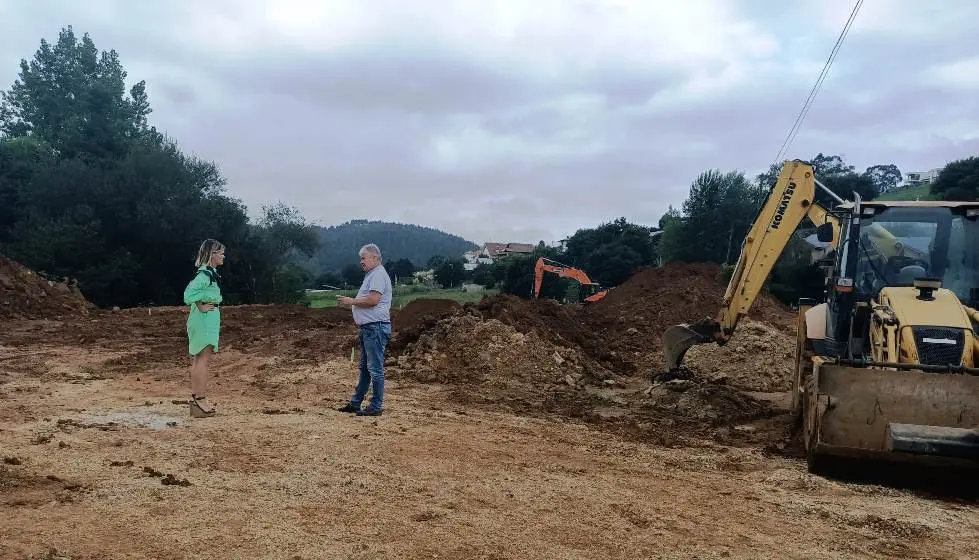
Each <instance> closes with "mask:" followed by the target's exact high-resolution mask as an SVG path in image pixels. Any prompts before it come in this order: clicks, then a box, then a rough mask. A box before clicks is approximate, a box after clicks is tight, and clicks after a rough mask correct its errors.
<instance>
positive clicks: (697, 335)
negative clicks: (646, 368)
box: [663, 319, 719, 371]
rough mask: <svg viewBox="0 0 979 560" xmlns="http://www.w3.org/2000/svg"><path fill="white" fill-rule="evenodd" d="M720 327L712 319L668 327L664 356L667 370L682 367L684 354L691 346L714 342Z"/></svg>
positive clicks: (664, 337) (664, 341) (665, 335)
mask: <svg viewBox="0 0 979 560" xmlns="http://www.w3.org/2000/svg"><path fill="white" fill-rule="evenodd" d="M718 329H719V325H718V324H717V323H716V322H715V321H713V320H711V319H707V320H704V321H702V322H700V323H696V324H693V325H691V324H688V323H684V324H682V325H674V326H672V327H670V328H668V329H666V332H664V333H663V357H664V358H665V359H666V367H667V371H674V370H676V369H678V368H679V367H680V364H681V362H682V361H683V355H684V354H686V353H687V350H689V349H690V347H691V346H696V345H697V344H708V343H710V342H713V341H714V340H715V339H714V334H715V333H716V332H718Z"/></svg>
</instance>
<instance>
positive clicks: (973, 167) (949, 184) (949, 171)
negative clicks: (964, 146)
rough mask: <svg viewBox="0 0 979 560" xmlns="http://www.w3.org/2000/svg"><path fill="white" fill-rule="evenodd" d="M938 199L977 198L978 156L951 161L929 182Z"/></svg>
mask: <svg viewBox="0 0 979 560" xmlns="http://www.w3.org/2000/svg"><path fill="white" fill-rule="evenodd" d="M931 192H932V194H934V195H936V196H937V197H938V198H939V199H940V200H979V156H972V157H969V158H965V159H960V160H956V161H953V162H951V163H949V164H948V165H946V166H945V167H944V168H942V170H941V172H940V173H939V174H938V177H937V178H936V179H935V181H934V182H933V183H932V184H931Z"/></svg>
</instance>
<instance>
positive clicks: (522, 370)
mask: <svg viewBox="0 0 979 560" xmlns="http://www.w3.org/2000/svg"><path fill="white" fill-rule="evenodd" d="M397 361H398V366H399V370H400V372H401V373H402V374H403V375H405V376H406V377H408V378H411V379H414V380H417V381H422V382H426V383H431V382H435V383H444V384H448V385H454V386H457V387H458V388H459V390H458V395H459V397H460V402H463V403H481V404H489V403H493V404H497V405H503V406H509V407H518V408H523V407H525V406H538V405H540V404H541V403H540V402H539V401H540V400H541V399H544V400H546V399H548V398H555V397H556V396H557V395H559V394H561V393H566V392H569V391H574V390H575V387H576V386H577V385H578V384H579V383H580V382H581V381H582V380H584V379H585V378H586V377H587V375H588V374H587V372H586V368H585V365H584V363H583V362H584V359H583V356H582V354H581V352H580V351H579V350H577V349H575V348H572V347H567V346H561V345H557V344H554V343H552V342H551V341H549V340H547V339H546V338H543V337H541V336H540V335H538V334H537V332H535V331H533V330H531V331H529V332H527V333H523V332H520V331H518V330H517V329H515V328H514V327H513V326H511V325H507V324H505V323H503V322H501V321H499V320H496V319H483V318H482V317H480V316H478V315H475V314H471V313H460V314H457V315H451V316H448V317H445V318H444V319H442V320H441V321H439V322H438V324H437V325H436V326H435V327H434V328H432V329H430V330H429V331H427V332H425V333H423V334H422V335H421V336H420V337H419V338H418V340H417V341H415V342H413V343H411V344H409V345H408V346H407V348H406V349H405V351H404V353H403V354H402V355H401V356H399V357H398V359H397Z"/></svg>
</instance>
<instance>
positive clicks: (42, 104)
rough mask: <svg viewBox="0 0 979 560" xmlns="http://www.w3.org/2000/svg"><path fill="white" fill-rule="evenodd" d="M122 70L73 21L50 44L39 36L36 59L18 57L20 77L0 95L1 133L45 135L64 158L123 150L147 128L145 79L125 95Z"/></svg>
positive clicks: (107, 154) (113, 55) (111, 54)
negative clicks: (79, 35)
mask: <svg viewBox="0 0 979 560" xmlns="http://www.w3.org/2000/svg"><path fill="white" fill-rule="evenodd" d="M125 79H126V71H125V70H123V68H122V64H121V63H120V61H119V55H118V54H117V53H116V52H115V51H114V50H110V51H108V52H104V51H103V52H102V53H99V51H98V49H97V48H96V47H95V43H94V42H93V41H92V39H91V37H89V35H88V34H87V33H86V34H84V35H83V36H82V39H81V41H79V40H78V38H77V37H76V36H75V33H74V31H73V29H72V27H71V26H68V27H66V28H64V29H62V30H61V32H60V34H59V35H58V41H57V43H55V44H54V45H51V44H50V43H48V42H47V41H46V40H44V39H42V40H41V46H40V48H39V49H38V51H37V52H36V53H35V55H34V58H33V59H32V60H31V61H30V62H28V61H27V60H21V62H20V76H19V78H18V79H17V80H16V81H15V82H14V84H13V86H12V87H11V88H10V91H8V92H4V93H3V94H2V96H0V132H3V133H4V134H6V135H9V136H27V135H33V136H37V137H40V138H44V139H45V140H46V141H48V142H49V143H50V144H51V145H52V146H53V147H54V148H55V149H56V150H58V152H59V153H60V154H61V155H62V157H65V158H72V157H76V156H82V157H86V158H94V159H98V158H101V157H119V156H122V155H124V154H125V153H126V151H127V148H128V146H129V140H130V139H131V138H133V137H134V136H136V135H138V134H140V133H141V132H142V131H143V130H144V129H145V127H146V122H147V121H146V117H147V115H148V114H149V113H150V108H149V102H148V100H147V97H146V89H145V87H146V84H145V82H139V83H137V84H136V85H134V86H133V87H132V89H131V90H130V95H131V97H129V98H127V97H126V95H125Z"/></svg>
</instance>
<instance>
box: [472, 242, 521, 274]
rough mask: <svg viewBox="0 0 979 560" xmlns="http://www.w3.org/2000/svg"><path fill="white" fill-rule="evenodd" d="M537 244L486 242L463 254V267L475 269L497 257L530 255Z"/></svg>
mask: <svg viewBox="0 0 979 560" xmlns="http://www.w3.org/2000/svg"><path fill="white" fill-rule="evenodd" d="M534 247H535V245H533V244H530V243H485V244H483V246H482V247H480V248H478V249H473V250H472V251H466V252H465V253H463V254H462V260H463V267H464V268H465V269H466V270H473V269H475V268H476V267H477V266H479V265H481V264H493V263H494V262H495V261H496V260H497V259H500V258H502V257H506V256H509V255H519V254H524V255H529V254H530V253H533V252H534Z"/></svg>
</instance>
